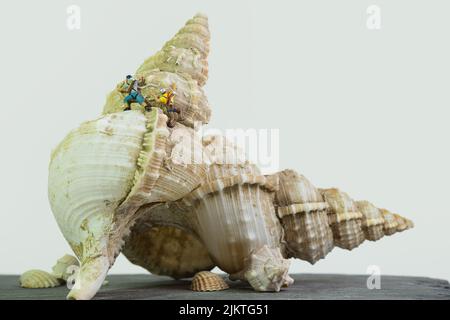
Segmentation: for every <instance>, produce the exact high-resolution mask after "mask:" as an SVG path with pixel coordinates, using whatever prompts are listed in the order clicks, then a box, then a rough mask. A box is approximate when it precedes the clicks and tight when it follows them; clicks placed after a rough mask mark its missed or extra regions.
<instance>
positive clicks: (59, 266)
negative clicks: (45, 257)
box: [52, 254, 80, 281]
mask: <svg viewBox="0 0 450 320" xmlns="http://www.w3.org/2000/svg"><path fill="white" fill-rule="evenodd" d="M70 266H80V263H79V262H78V259H77V258H76V257H74V256H72V255H70V254H66V255H64V256H63V257H61V258H59V259H58V261H56V264H55V265H54V266H53V267H52V274H53V275H54V276H55V277H56V278H58V279H60V280H64V281H67V279H68V278H69V277H70V275H71V274H70V273H68V272H67V268H68V267H70Z"/></svg>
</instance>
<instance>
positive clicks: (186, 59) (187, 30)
mask: <svg viewBox="0 0 450 320" xmlns="http://www.w3.org/2000/svg"><path fill="white" fill-rule="evenodd" d="M209 39H210V35H209V29H208V19H207V18H206V17H204V16H203V15H196V16H195V17H194V18H192V19H191V20H189V21H188V22H187V23H186V25H185V26H184V27H183V28H181V29H180V30H179V31H178V33H177V34H176V35H175V36H174V37H173V38H172V39H171V40H169V41H168V42H167V43H166V44H165V45H164V46H163V48H162V49H161V50H160V51H159V52H157V53H156V54H155V55H153V56H151V57H150V58H148V59H147V60H145V61H144V63H143V64H142V65H141V66H140V67H139V68H138V69H137V71H136V77H143V78H144V79H145V80H146V82H145V85H144V86H143V88H142V93H143V95H144V96H146V97H149V98H150V99H151V98H154V97H156V96H157V95H158V93H159V90H160V89H167V88H169V87H170V86H172V85H173V84H174V85H176V95H175V99H174V107H175V108H177V109H178V110H180V111H181V116H180V119H179V122H180V123H183V124H184V125H186V126H189V127H195V126H196V125H198V124H204V123H208V121H209V118H210V116H211V109H210V107H209V104H208V100H207V98H206V96H205V94H204V92H203V90H202V89H201V87H202V86H203V85H204V84H205V82H206V80H207V78H208V62H207V55H208V53H209ZM120 85H121V84H118V85H117V87H116V89H114V90H113V91H112V92H111V93H110V94H109V96H108V98H107V101H106V104H105V106H104V108H103V113H105V114H106V113H113V112H119V111H122V110H124V108H125V105H124V103H123V99H124V97H125V95H124V94H123V93H121V92H120V91H119V90H118V89H119V87H120ZM134 105H136V104H134ZM138 108H140V107H138Z"/></svg>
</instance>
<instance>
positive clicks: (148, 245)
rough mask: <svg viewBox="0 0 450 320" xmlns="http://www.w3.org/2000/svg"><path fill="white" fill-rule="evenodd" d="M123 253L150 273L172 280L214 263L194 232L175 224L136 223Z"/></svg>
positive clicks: (209, 267)
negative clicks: (153, 224)
mask: <svg viewBox="0 0 450 320" xmlns="http://www.w3.org/2000/svg"><path fill="white" fill-rule="evenodd" d="M123 254H124V255H125V256H126V257H127V259H128V260H130V261H131V262H132V263H134V264H137V265H139V266H141V267H143V268H145V269H147V270H148V271H150V272H151V273H153V274H158V275H165V276H169V277H172V278H175V279H180V278H187V277H192V276H193V275H194V274H195V273H196V272H198V271H203V270H211V269H212V268H213V267H214V266H215V265H214V263H213V262H212V261H211V258H210V257H209V253H208V251H207V250H206V248H205V246H204V245H203V243H202V242H200V241H199V240H198V239H197V238H196V236H195V235H194V234H193V233H191V232H188V231H186V230H183V229H180V228H177V227H174V226H152V225H150V224H147V223H137V224H136V225H135V226H134V227H133V229H132V232H131V234H130V237H129V238H128V239H127V241H126V243H125V246H124V248H123Z"/></svg>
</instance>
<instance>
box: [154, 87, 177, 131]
mask: <svg viewBox="0 0 450 320" xmlns="http://www.w3.org/2000/svg"><path fill="white" fill-rule="evenodd" d="M175 89H176V84H175V83H172V84H171V85H170V88H169V89H164V88H161V89H160V96H159V99H158V100H159V102H160V103H161V104H162V105H163V107H162V109H163V112H164V113H165V114H166V115H167V116H168V117H169V120H168V121H167V126H168V127H170V128H173V127H174V126H175V123H176V122H177V120H178V118H179V114H180V110H178V109H177V108H175V107H174V100H175V95H176V92H175Z"/></svg>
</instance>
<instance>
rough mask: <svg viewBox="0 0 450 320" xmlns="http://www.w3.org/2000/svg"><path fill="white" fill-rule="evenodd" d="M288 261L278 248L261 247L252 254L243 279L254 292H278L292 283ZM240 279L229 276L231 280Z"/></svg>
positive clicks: (237, 276)
mask: <svg viewBox="0 0 450 320" xmlns="http://www.w3.org/2000/svg"><path fill="white" fill-rule="evenodd" d="M289 265H290V262H289V260H286V259H284V258H283V256H282V255H281V252H280V249H279V248H269V247H268V246H266V245H265V246H263V247H261V248H260V249H259V250H257V251H255V252H254V253H252V255H251V256H250V258H249V261H248V266H247V268H246V269H245V270H244V272H243V276H244V279H245V280H247V281H248V282H249V283H250V285H251V286H252V287H253V289H255V290H256V291H275V292H278V291H280V289H281V287H287V286H289V285H291V284H292V283H294V280H293V279H292V278H291V277H290V276H289V274H288V272H289ZM233 278H234V279H239V278H241V279H242V276H241V275H231V279H233Z"/></svg>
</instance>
